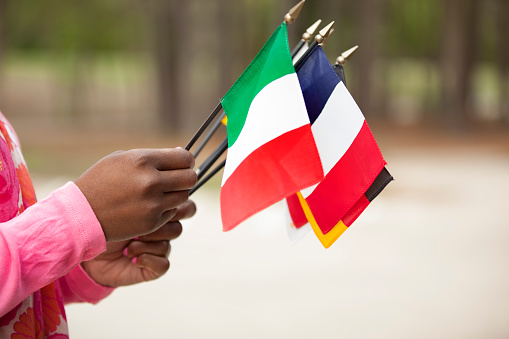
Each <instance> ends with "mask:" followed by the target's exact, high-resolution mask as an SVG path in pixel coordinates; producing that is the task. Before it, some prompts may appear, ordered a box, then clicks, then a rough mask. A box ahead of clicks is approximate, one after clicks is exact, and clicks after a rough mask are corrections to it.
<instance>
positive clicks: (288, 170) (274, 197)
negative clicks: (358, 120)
mask: <svg viewBox="0 0 509 339" xmlns="http://www.w3.org/2000/svg"><path fill="white" fill-rule="evenodd" d="M221 103H222V105H223V108H224V111H225V113H226V116H227V118H228V124H227V135H228V153H227V158H226V165H225V170H224V174H223V180H222V184H221V193H220V202H221V217H222V220H223V230H225V231H228V230H231V229H233V228H234V227H235V226H237V225H238V224H239V223H240V222H242V221H244V220H245V219H247V218H248V217H250V216H252V215H253V214H255V213H257V212H259V211H261V210H262V209H264V208H266V207H268V206H270V205H272V204H273V203H275V202H277V201H280V200H282V199H283V198H285V197H286V196H288V195H291V194H293V193H295V192H297V191H299V190H302V189H304V188H306V187H309V186H311V185H314V184H316V183H318V182H319V181H320V180H321V179H323V169H322V165H321V162H320V156H319V154H318V150H317V147H316V144H315V141H314V138H313V133H312V131H311V126H310V122H309V118H308V115H307V112H306V105H305V102H304V98H303V96H302V91H301V87H300V85H299V79H298V78H297V74H296V73H295V69H294V67H293V64H292V59H291V55H290V50H289V46H288V36H287V29H286V24H285V23H283V24H281V25H280V26H279V27H278V28H277V29H276V31H275V32H274V34H273V35H272V36H271V37H270V39H269V40H268V41H267V43H266V44H265V46H264V47H263V48H262V50H261V51H260V52H259V53H258V55H257V56H256V58H255V59H254V60H253V61H252V62H251V64H250V65H249V66H248V68H247V69H246V70H245V71H244V73H243V74H242V75H241V76H240V78H239V79H238V80H237V81H236V82H235V84H234V85H233V86H232V88H231V89H230V90H229V91H228V93H227V94H226V95H225V96H224V98H223V99H222V100H221Z"/></svg>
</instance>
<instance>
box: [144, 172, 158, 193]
mask: <svg viewBox="0 0 509 339" xmlns="http://www.w3.org/2000/svg"><path fill="white" fill-rule="evenodd" d="M140 181H141V183H140V185H141V189H142V192H143V193H145V194H152V193H154V192H156V193H157V191H158V188H159V186H160V182H161V180H160V178H159V177H158V176H157V175H155V174H148V175H144V176H142V177H141V178H140Z"/></svg>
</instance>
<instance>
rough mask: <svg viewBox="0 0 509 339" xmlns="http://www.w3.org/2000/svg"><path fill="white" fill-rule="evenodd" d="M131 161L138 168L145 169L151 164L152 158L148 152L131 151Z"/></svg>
mask: <svg viewBox="0 0 509 339" xmlns="http://www.w3.org/2000/svg"><path fill="white" fill-rule="evenodd" d="M130 152H131V161H132V163H133V165H134V166H135V167H137V168H144V167H146V166H147V165H149V164H150V163H151V158H150V155H149V153H148V152H147V151H146V150H141V149H136V150H131V151H130Z"/></svg>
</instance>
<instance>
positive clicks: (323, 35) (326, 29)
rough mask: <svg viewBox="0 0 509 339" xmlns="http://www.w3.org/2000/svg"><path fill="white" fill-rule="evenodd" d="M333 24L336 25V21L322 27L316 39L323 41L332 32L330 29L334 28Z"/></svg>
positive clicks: (319, 41)
mask: <svg viewBox="0 0 509 339" xmlns="http://www.w3.org/2000/svg"><path fill="white" fill-rule="evenodd" d="M332 26H334V21H333V22H331V23H330V24H328V25H327V26H325V27H324V28H322V30H321V31H320V32H318V34H317V35H316V37H315V41H316V42H318V43H319V44H321V43H323V42H324V40H325V38H326V37H327V36H328V35H329V34H330V31H331V29H332Z"/></svg>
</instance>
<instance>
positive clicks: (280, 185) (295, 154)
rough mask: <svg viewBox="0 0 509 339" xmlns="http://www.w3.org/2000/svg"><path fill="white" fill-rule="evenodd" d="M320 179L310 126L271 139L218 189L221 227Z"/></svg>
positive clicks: (233, 224) (228, 228)
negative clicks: (219, 193)
mask: <svg viewBox="0 0 509 339" xmlns="http://www.w3.org/2000/svg"><path fill="white" fill-rule="evenodd" d="M227 161H228V160H227ZM322 178H323V169H322V165H321V162H320V157H319V155H318V150H317V149H316V144H315V141H314V138H313V134H312V132H311V126H310V125H305V126H302V127H300V128H297V129H295V130H293V131H290V132H287V133H285V134H283V135H281V136H279V137H278V138H276V139H274V140H271V141H270V142H268V143H266V144H264V145H263V146H262V147H260V148H258V149H257V150H255V151H254V152H253V153H251V154H250V155H249V156H248V157H247V158H246V159H245V160H244V161H243V162H242V163H241V164H240V165H239V167H237V169H236V170H235V172H233V174H232V175H231V176H230V177H229V178H228V179H227V180H226V182H225V183H224V185H223V187H222V188H221V217H222V219H223V230H224V231H229V230H231V229H233V228H234V227H235V226H237V225H238V224H239V223H241V222H242V221H244V220H245V219H247V218H249V217H250V216H252V215H253V214H255V213H257V212H259V211H261V210H262V209H264V208H266V207H268V206H270V205H272V204H274V203H276V202H278V201H280V200H282V199H283V198H285V197H286V196H288V195H290V194H293V193H295V192H297V191H300V190H301V189H304V188H306V187H309V186H311V185H314V184H316V183H317V182H319V181H320V180H321V179H322Z"/></svg>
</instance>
